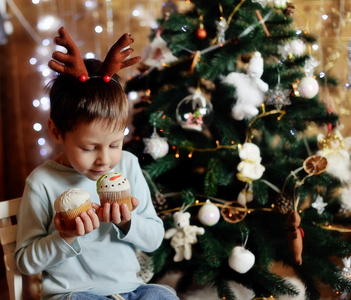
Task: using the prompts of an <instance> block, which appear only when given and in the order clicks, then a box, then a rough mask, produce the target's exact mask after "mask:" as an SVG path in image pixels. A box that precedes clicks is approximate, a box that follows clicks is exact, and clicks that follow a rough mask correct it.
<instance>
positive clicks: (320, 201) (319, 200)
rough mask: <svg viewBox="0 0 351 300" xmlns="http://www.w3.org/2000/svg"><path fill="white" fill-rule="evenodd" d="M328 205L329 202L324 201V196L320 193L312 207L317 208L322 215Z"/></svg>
mask: <svg viewBox="0 0 351 300" xmlns="http://www.w3.org/2000/svg"><path fill="white" fill-rule="evenodd" d="M327 205H328V204H327V203H324V201H323V197H322V196H320V195H318V196H317V199H316V201H315V202H313V203H312V207H313V208H315V209H316V210H317V212H318V214H319V215H321V214H322V213H323V211H324V209H325V207H326V206H327Z"/></svg>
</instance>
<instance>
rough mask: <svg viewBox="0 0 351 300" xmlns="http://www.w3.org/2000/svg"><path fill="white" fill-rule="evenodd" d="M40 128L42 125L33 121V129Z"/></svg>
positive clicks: (38, 129) (37, 129)
mask: <svg viewBox="0 0 351 300" xmlns="http://www.w3.org/2000/svg"><path fill="white" fill-rule="evenodd" d="M42 128H43V126H42V125H41V124H40V123H35V124H34V125H33V129H34V130H35V131H40V130H41V129H42Z"/></svg>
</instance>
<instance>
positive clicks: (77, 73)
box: [48, 27, 90, 81]
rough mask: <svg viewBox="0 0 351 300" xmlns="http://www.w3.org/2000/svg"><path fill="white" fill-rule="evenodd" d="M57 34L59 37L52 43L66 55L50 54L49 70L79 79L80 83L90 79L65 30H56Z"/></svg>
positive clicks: (75, 47)
mask: <svg viewBox="0 0 351 300" xmlns="http://www.w3.org/2000/svg"><path fill="white" fill-rule="evenodd" d="M58 34H59V36H57V37H55V39H54V43H55V44H57V45H60V46H62V47H65V48H66V49H67V53H63V52H60V51H55V52H54V53H53V54H52V58H53V59H52V60H50V61H49V63H48V65H49V67H50V69H52V70H54V71H56V72H58V73H61V74H68V75H71V76H73V77H74V78H79V80H80V81H85V80H87V79H89V78H90V77H89V74H88V71H87V69H86V67H85V64H84V61H83V58H82V56H81V55H80V52H79V50H78V48H77V46H76V44H75V43H74V42H73V40H72V39H71V37H70V36H69V34H68V33H67V31H66V29H65V28H64V27H61V28H60V29H59V30H58Z"/></svg>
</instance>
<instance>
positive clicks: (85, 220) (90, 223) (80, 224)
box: [54, 203, 100, 244]
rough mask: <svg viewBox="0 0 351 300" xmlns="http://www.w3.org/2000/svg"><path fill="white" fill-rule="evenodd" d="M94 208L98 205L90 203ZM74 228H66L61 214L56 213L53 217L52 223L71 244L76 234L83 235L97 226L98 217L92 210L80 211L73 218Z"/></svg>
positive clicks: (98, 222) (98, 223)
mask: <svg viewBox="0 0 351 300" xmlns="http://www.w3.org/2000/svg"><path fill="white" fill-rule="evenodd" d="M92 206H93V208H94V209H98V208H99V207H100V206H99V205H98V204H96V203H92ZM75 221H76V228H75V229H74V230H71V229H67V228H66V227H65V224H64V223H63V221H62V218H61V215H60V214H59V213H56V215H55V217H54V224H55V228H56V230H57V231H59V232H60V235H61V237H62V238H63V239H64V240H65V241H66V242H67V243H68V244H72V243H73V242H74V241H75V240H76V239H77V237H78V236H83V235H85V234H87V233H89V232H91V231H93V230H94V229H97V228H99V226H100V221H99V217H98V216H97V214H96V213H95V211H94V210H92V209H89V210H88V211H87V212H83V213H81V215H80V216H79V217H77V218H76V219H75Z"/></svg>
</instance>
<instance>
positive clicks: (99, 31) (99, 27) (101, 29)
mask: <svg viewBox="0 0 351 300" xmlns="http://www.w3.org/2000/svg"><path fill="white" fill-rule="evenodd" d="M102 31H103V28H102V27H101V26H100V25H98V26H95V32H96V33H101V32H102Z"/></svg>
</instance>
